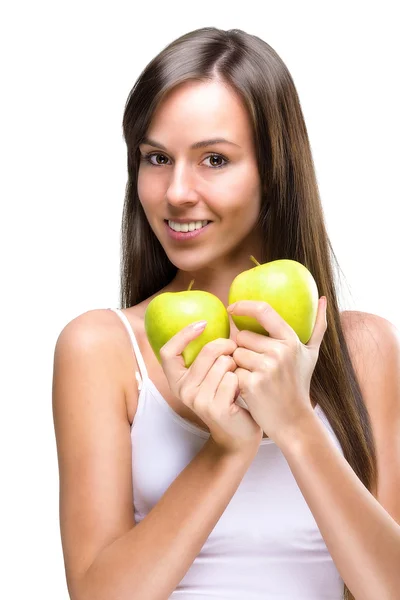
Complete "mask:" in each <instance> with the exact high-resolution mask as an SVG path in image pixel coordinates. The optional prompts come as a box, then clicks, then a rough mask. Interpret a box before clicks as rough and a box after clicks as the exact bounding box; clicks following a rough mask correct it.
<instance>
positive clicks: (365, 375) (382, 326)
mask: <svg viewBox="0 0 400 600" xmlns="http://www.w3.org/2000/svg"><path fill="white" fill-rule="evenodd" d="M341 322H342V328H343V333H344V335H345V338H346V343H347V345H348V348H349V353H350V356H351V359H352V362H353V363H354V365H355V367H356V369H357V371H358V374H359V375H360V378H361V379H362V382H363V383H365V382H366V381H367V380H368V379H369V378H370V377H371V367H373V366H374V364H375V363H376V362H377V361H378V362H379V361H381V362H382V361H387V360H388V359H390V357H393V350H395V348H396V347H397V348H398V347H399V343H400V334H399V331H398V329H397V328H396V327H395V325H393V323H391V322H390V321H389V320H388V319H385V318H384V317H381V316H380V315H376V314H373V313H367V312H362V311H353V310H347V311H344V312H343V313H341ZM395 354H396V352H394V355H395Z"/></svg>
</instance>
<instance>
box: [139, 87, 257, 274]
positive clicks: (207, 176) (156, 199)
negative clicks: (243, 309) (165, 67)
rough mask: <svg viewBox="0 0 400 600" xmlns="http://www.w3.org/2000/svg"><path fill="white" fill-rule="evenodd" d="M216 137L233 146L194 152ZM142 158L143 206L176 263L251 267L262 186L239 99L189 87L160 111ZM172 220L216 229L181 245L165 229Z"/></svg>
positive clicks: (224, 91) (194, 267)
mask: <svg viewBox="0 0 400 600" xmlns="http://www.w3.org/2000/svg"><path fill="white" fill-rule="evenodd" d="M216 138H225V139H226V140H227V141H225V142H218V143H211V142H209V143H207V144H205V145H201V146H200V147H192V146H193V145H194V144H196V143H198V142H202V141H204V140H212V139H216ZM149 153H151V156H150V157H149V158H148V159H147V160H146V159H145V158H144V156H145V155H146V154H149ZM140 154H141V162H140V167H139V175H138V194H139V199H140V202H141V204H142V206H143V210H144V212H145V214H146V217H147V219H148V222H149V224H150V226H151V228H152V230H153V232H154V234H155V235H156V236H157V238H158V240H159V241H160V243H161V245H162V246H163V248H164V250H165V252H166V254H167V256H168V258H169V259H170V261H171V262H172V263H173V264H175V265H176V266H177V267H178V269H181V270H183V271H189V272H191V273H196V272H201V271H202V269H207V268H208V269H216V270H218V269H220V268H228V269H229V268H231V270H239V272H240V270H244V269H249V268H252V267H253V266H254V264H253V263H252V262H251V261H250V260H249V254H251V253H253V254H256V253H258V248H259V240H258V237H257V233H256V232H255V231H254V226H255V223H256V221H257V218H258V215H259V211H260V206H261V182H260V177H259V173H258V167H257V161H256V155H255V147H254V140H253V132H252V128H251V122H250V119H249V116H248V114H247V111H246V109H245V107H244V105H243V104H242V102H241V100H240V98H239V97H238V96H237V95H236V94H235V93H234V92H233V91H231V90H230V89H229V88H228V87H226V86H225V85H223V84H221V83H218V82H210V83H204V82H185V83H184V84H182V85H180V86H179V87H177V88H175V89H174V90H172V91H171V92H170V93H169V94H168V95H167V96H166V97H165V98H164V100H163V101H162V103H161V104H160V105H159V106H158V108H157V110H156V112H155V114H154V115H153V119H152V121H151V124H150V127H149V128H148V131H147V132H146V138H145V143H142V144H140ZM148 161H149V162H148ZM174 218H183V219H188V220H191V221H192V220H193V221H199V220H200V221H201V220H205V219H207V220H209V221H212V223H211V224H210V225H209V226H208V227H207V229H206V230H205V231H204V232H203V233H202V234H201V235H199V236H198V237H196V238H193V239H191V240H185V241H177V240H174V239H172V238H171V237H170V236H169V235H168V231H167V229H166V225H165V222H164V221H165V219H171V220H174ZM256 238H257V239H256Z"/></svg>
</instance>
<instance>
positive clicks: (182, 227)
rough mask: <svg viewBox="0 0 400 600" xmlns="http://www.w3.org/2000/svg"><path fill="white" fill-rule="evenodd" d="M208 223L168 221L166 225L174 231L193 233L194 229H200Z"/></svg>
mask: <svg viewBox="0 0 400 600" xmlns="http://www.w3.org/2000/svg"><path fill="white" fill-rule="evenodd" d="M207 223H209V221H207V220H206V221H192V222H191V223H175V222H174V221H168V225H169V226H170V227H171V229H173V230H174V231H182V232H187V231H194V230H195V229H201V228H202V227H204V226H205V225H207Z"/></svg>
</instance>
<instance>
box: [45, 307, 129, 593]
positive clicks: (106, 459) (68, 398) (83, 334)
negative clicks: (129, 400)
mask: <svg viewBox="0 0 400 600" xmlns="http://www.w3.org/2000/svg"><path fill="white" fill-rule="evenodd" d="M105 312H106V311H96V310H95V311H89V312H87V313H84V314H83V315H80V316H79V317H77V318H76V319H74V320H73V321H71V322H70V323H68V325H66V327H65V328H64V329H63V330H62V332H61V333H60V335H59V337H58V340H57V343H56V347H55V352H54V371H53V420H54V428H55V434H56V442H57V453H58V465H59V478H60V531H61V539H62V547H63V553H64V564H65V571H66V578H67V585H68V589H69V591H70V593H71V595H72V597H74V594H75V593H76V589H77V585H78V582H79V580H80V578H81V577H82V575H83V574H84V573H85V572H86V571H87V569H88V568H89V566H90V565H91V563H92V562H93V560H94V559H95V558H96V556H97V555H98V554H99V552H100V551H101V550H102V549H103V548H104V547H106V546H108V545H109V544H111V543H112V542H113V541H114V540H116V539H117V538H119V537H121V536H122V535H124V534H125V533H126V532H128V531H129V530H130V529H131V528H132V527H133V526H134V525H135V520H134V512H133V491H132V471H131V460H132V458H131V440H130V424H129V420H128V417H127V411H126V403H125V393H124V386H123V384H122V382H123V377H122V375H121V368H120V366H119V361H118V350H117V349H116V344H115V334H114V335H113V334H112V332H113V331H114V332H115V319H114V317H113V315H112V314H111V311H110V312H109V313H108V314H107V315H105V314H104V313H105ZM113 342H114V343H113Z"/></svg>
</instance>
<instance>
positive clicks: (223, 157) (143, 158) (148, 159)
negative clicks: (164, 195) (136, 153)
mask: <svg viewBox="0 0 400 600" xmlns="http://www.w3.org/2000/svg"><path fill="white" fill-rule="evenodd" d="M152 156H165V154H162V153H161V152H149V153H148V154H144V155H143V156H142V160H144V161H145V162H147V163H149V165H151V166H152V167H165V166H166V165H155V164H154V163H153V162H151V160H150V158H151V157H152ZM214 156H217V157H218V158H222V160H224V161H225V164H224V165H218V166H217V167H208V168H209V169H222V167H226V165H227V164H228V163H229V162H230V161H229V160H228V159H227V158H225V156H223V155H222V154H215V153H214V154H210V155H209V156H206V157H205V158H204V160H206V159H207V158H211V157H214Z"/></svg>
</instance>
